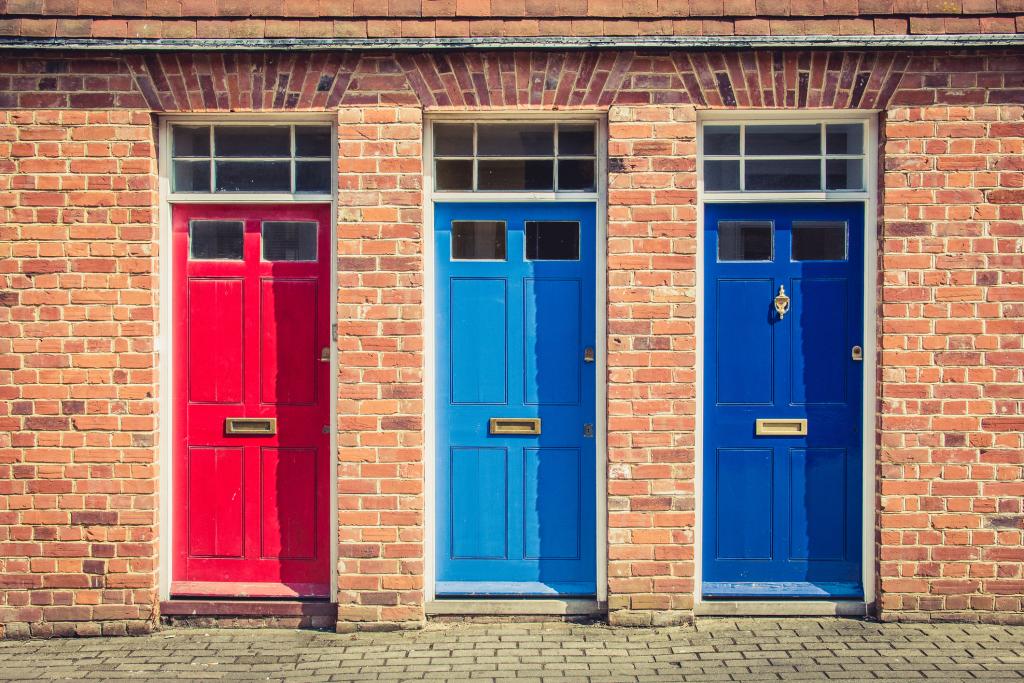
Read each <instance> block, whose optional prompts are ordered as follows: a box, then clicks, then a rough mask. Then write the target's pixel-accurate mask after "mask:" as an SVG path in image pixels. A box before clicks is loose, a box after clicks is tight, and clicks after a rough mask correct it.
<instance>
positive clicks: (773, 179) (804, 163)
mask: <svg viewBox="0 0 1024 683" xmlns="http://www.w3.org/2000/svg"><path fill="white" fill-rule="evenodd" d="M746 164H747V169H746V173H747V177H746V186H745V188H746V189H747V190H820V189H821V162H820V161H819V160H818V159H747V161H746Z"/></svg>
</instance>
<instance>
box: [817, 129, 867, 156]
mask: <svg viewBox="0 0 1024 683" xmlns="http://www.w3.org/2000/svg"><path fill="white" fill-rule="evenodd" d="M863 152H864V126H863V125H862V124H860V123H830V124H828V125H826V126H825V153H826V154H862V153H863Z"/></svg>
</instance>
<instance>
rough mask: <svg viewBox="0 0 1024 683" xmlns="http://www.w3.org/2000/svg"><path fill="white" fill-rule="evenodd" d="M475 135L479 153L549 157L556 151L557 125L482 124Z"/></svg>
mask: <svg viewBox="0 0 1024 683" xmlns="http://www.w3.org/2000/svg"><path fill="white" fill-rule="evenodd" d="M476 136H477V138H476V144H477V154H478V155H480V156H492V157H493V156H498V157H517V156H544V155H548V156H550V155H553V154H554V153H555V127H554V125H552V124H514V123H513V124H507V123H487V124H480V125H479V126H477V131H476ZM548 189H550V185H549V186H548Z"/></svg>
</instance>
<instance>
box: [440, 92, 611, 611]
mask: <svg viewBox="0 0 1024 683" xmlns="http://www.w3.org/2000/svg"><path fill="white" fill-rule="evenodd" d="M479 120H487V121H508V122H520V123H527V122H529V123H537V122H546V121H551V122H556V121H557V122H565V121H594V122H595V123H596V124H597V133H596V135H597V192H587V193H574V194H572V193H565V192H443V193H442V192H434V190H433V187H434V173H433V170H434V169H433V167H434V164H433V158H434V155H433V144H432V143H433V135H432V130H433V124H434V122H435V121H443V122H458V121H464V122H473V121H479ZM607 197H608V120H607V117H606V112H603V111H571V112H554V111H537V112H523V111H501V110H488V111H472V112H465V111H463V112H435V113H432V114H428V115H427V116H426V117H425V118H424V121H423V271H424V272H423V290H424V292H423V395H424V403H423V474H424V483H423V486H424V496H423V553H424V558H423V560H424V561H423V599H424V603H425V606H427V605H429V604H430V603H432V602H433V601H434V600H435V597H436V595H435V593H434V588H435V583H436V578H437V568H436V566H435V562H434V552H435V549H436V545H435V542H436V536H437V534H436V531H435V528H434V520H435V513H436V511H437V509H436V506H437V500H436V495H435V490H434V488H435V486H436V485H437V473H436V460H435V458H436V450H435V448H434V440H435V438H436V436H437V435H436V430H435V428H434V420H435V418H436V411H435V409H434V398H435V396H436V377H435V368H434V359H435V357H434V354H435V353H436V344H435V334H436V326H435V316H436V310H435V306H434V296H435V293H436V287H435V284H434V277H435V275H436V274H437V269H436V264H435V254H434V239H433V236H434V202H435V201H442V200H443V201H459V202H509V203H511V202H538V201H545V202H593V203H594V205H595V212H596V221H595V226H596V230H595V232H596V235H595V241H596V249H595V264H594V268H595V292H594V293H595V302H594V306H595V321H596V326H597V330H596V338H595V342H596V349H595V352H596V355H597V359H596V360H597V362H596V364H595V365H596V367H595V368H594V373H595V374H594V377H595V391H594V397H595V403H596V404H597V405H596V411H595V419H596V424H595V425H594V429H595V434H594V447H595V454H596V456H597V457H596V458H595V459H596V463H595V467H596V468H597V476H596V478H595V481H596V484H597V485H596V491H595V495H596V501H595V512H596V514H597V524H596V526H595V534H596V536H597V538H596V546H595V547H596V553H595V555H596V557H595V560H596V562H597V567H596V574H595V576H596V580H597V595H596V600H597V603H598V604H599V605H603V604H604V603H606V602H607V600H608V481H607V471H608V431H607V403H608V382H607V368H608V361H607V309H608V296H607V275H608V272H607V265H608V257H607V251H608V209H607V207H608V202H607ZM497 602H501V603H506V602H508V601H507V600H500V601H494V600H480V601H479V604H483V605H486V604H490V603H497ZM543 602H545V603H548V604H549V605H551V608H550V612H551V613H558V612H559V611H561V610H564V609H565V603H566V601H564V600H550V601H543ZM569 602H573V601H569ZM575 602H579V601H575ZM428 612H429V610H428ZM545 613H548V612H547V611H545Z"/></svg>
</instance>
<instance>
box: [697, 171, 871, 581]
mask: <svg viewBox="0 0 1024 683" xmlns="http://www.w3.org/2000/svg"><path fill="white" fill-rule="evenodd" d="M748 171H749V169H748ZM704 220H705V225H704V239H705V242H704V253H705V254H706V257H705V259H704V278H705V280H704V292H705V294H706V300H705V301H704V302H703V306H704V350H705V353H704V368H703V373H704V377H705V385H704V386H705V390H704V406H703V407H704V410H703V416H702V417H703V453H702V456H701V457H702V458H703V463H704V467H703V476H704V481H703V491H704V501H703V519H702V524H703V529H702V535H703V540H704V548H705V551H704V553H703V559H702V586H701V591H702V595H703V597H704V598H706V599H716V598H771V599H777V598H807V597H816V598H836V599H847V598H859V597H862V596H863V585H862V580H861V562H860V557H861V543H862V539H861V487H862V476H863V475H862V473H861V466H862V455H861V454H862V449H863V434H862V421H861V418H862V405H861V397H862V391H863V390H862V386H863V384H862V382H863V366H862V360H863V359H862V358H861V357H860V356H859V355H858V354H855V353H853V352H852V351H853V347H855V346H857V347H863V345H864V339H863V336H862V331H863V287H864V279H863V263H864V260H863V259H864V255H863V244H864V241H863V240H864V234H863V228H864V206H863V204H858V203H820V204H819V203H811V202H805V203H800V204H785V203H778V204H769V203H742V204H708V205H707V206H705V209H704Z"/></svg>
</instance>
